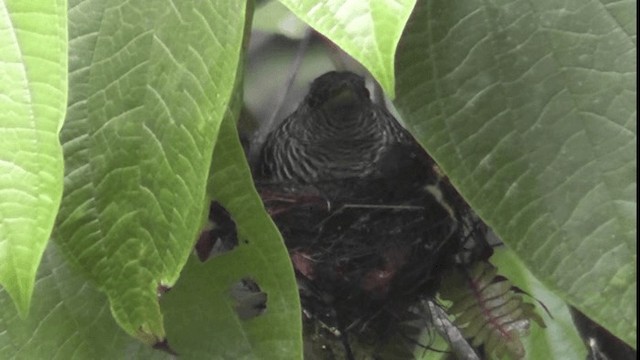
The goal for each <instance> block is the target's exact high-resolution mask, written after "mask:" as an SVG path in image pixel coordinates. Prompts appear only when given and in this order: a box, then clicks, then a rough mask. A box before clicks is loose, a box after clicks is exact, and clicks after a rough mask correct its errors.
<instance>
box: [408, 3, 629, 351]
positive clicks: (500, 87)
mask: <svg viewBox="0 0 640 360" xmlns="http://www.w3.org/2000/svg"><path fill="white" fill-rule="evenodd" d="M635 8H636V2H635V1H622V2H612V3H608V2H604V1H596V0H571V1H563V2H558V1H553V0H545V1H534V2H531V1H518V0H501V1H489V2H477V1H456V2H451V1H443V0H439V1H423V2H419V5H418V6H417V7H416V10H415V12H414V14H413V15H412V18H411V20H410V21H409V24H408V27H407V29H406V31H405V33H404V35H403V38H402V40H401V42H400V45H399V46H398V53H397V58H396V66H397V67H396V69H397V83H398V87H397V94H398V98H397V106H398V109H399V111H400V113H401V114H402V115H403V117H404V119H405V121H406V122H407V124H408V126H409V128H410V130H411V131H412V132H413V133H414V134H415V135H416V137H417V138H418V139H419V141H420V142H421V143H422V144H423V145H424V146H425V148H426V149H427V150H428V151H429V152H430V153H431V154H432V155H433V157H434V158H435V159H436V161H437V162H438V163H439V164H440V165H441V167H442V168H443V170H444V171H445V172H446V173H447V174H448V175H449V177H450V179H451V181H452V182H453V183H454V185H455V186H456V187H457V188H458V189H459V190H460V192H461V193H462V195H463V196H464V197H465V198H466V199H467V200H468V201H469V203H470V204H471V205H472V206H473V208H474V209H476V211H477V212H478V214H479V215H480V216H481V217H482V218H483V219H484V220H485V221H486V222H487V223H488V224H489V225H491V226H492V227H493V229H494V230H495V231H496V232H497V233H498V234H499V235H500V237H501V238H502V239H503V240H504V241H505V242H506V243H507V244H508V245H509V247H511V248H512V249H513V250H514V251H515V252H516V253H517V254H518V255H519V256H520V258H522V259H523V261H524V262H525V263H526V265H527V266H528V268H529V269H530V270H531V271H532V272H533V273H534V274H535V276H536V277H537V278H539V279H540V280H541V281H542V282H543V283H545V284H546V285H547V286H549V287H550V288H551V289H553V290H554V291H556V292H557V293H558V294H560V295H561V296H562V297H563V298H564V299H565V300H567V301H568V302H569V303H571V304H573V305H575V306H576V307H577V308H578V309H580V310H581V311H583V312H584V313H585V314H587V315H588V316H589V317H591V318H592V319H594V320H595V321H597V322H598V323H600V324H602V325H603V326H605V327H606V328H607V329H609V330H610V331H611V332H613V333H614V334H616V335H617V336H619V337H621V338H622V339H624V340H625V341H626V342H628V343H630V344H632V345H633V346H635V341H636V324H637V323H636V295H635V294H636V266H637V262H636V261H637V259H636V240H635V237H636V221H635V218H636V210H635V209H636V200H635V199H636V180H635V179H636V175H635V173H636V153H635V145H636V103H635V99H636V80H635V78H636V42H635Z"/></svg>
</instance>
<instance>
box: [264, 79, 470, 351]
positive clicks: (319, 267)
mask: <svg viewBox="0 0 640 360" xmlns="http://www.w3.org/2000/svg"><path fill="white" fill-rule="evenodd" d="M256 177H257V185H258V188H259V191H260V192H261V195H262V198H263V200H264V201H265V204H266V206H267V209H268V210H269V211H270V213H271V214H272V216H273V218H274V220H275V222H276V224H277V225H278V227H279V228H280V231H281V232H282V234H283V236H284V238H285V242H286V244H287V247H288V248H289V252H290V254H291V258H292V262H293V265H294V267H295V269H296V272H297V275H298V280H299V283H300V284H301V297H302V300H303V307H304V308H305V311H306V313H308V314H311V315H313V316H320V317H322V318H323V320H322V321H323V322H329V323H330V324H329V326H330V327H334V328H335V329H337V330H338V331H337V333H342V334H343V336H346V335H345V334H344V331H343V330H345V329H358V330H357V331H356V330H352V331H354V332H356V333H357V334H356V335H359V336H356V338H362V339H364V338H368V337H369V338H370V340H373V341H377V340H380V339H379V337H380V336H382V335H381V334H384V333H386V332H388V331H389V329H391V328H393V327H394V326H392V325H393V322H394V321H396V320H394V319H397V318H399V317H403V316H406V315H407V314H408V313H407V311H409V310H408V309H409V308H410V306H411V305H412V304H415V303H416V302H417V301H419V299H422V298H424V297H425V296H432V295H433V294H434V292H435V291H436V289H437V286H438V284H439V281H440V276H441V273H442V270H443V269H445V268H447V267H449V266H452V264H453V263H454V262H455V259H454V257H455V256H456V254H458V253H459V251H460V250H461V248H462V242H463V241H462V238H463V237H464V230H463V229H462V227H463V225H461V224H463V223H464V221H463V219H462V218H463V217H464V216H465V214H462V212H461V211H460V209H461V207H460V206H458V204H456V203H455V202H456V201H458V200H461V199H460V198H459V197H458V195H457V193H455V190H453V188H451V187H450V186H445V187H442V188H441V185H442V184H444V183H445V182H446V179H444V178H443V176H442V175H441V174H440V172H439V171H438V170H437V167H436V166H435V163H434V162H433V160H432V159H431V158H430V157H429V156H428V155H427V154H426V152H424V150H423V149H422V148H421V147H420V145H418V143H417V142H416V141H415V140H414V139H413V137H412V136H411V135H410V134H409V133H408V132H407V131H406V130H405V129H404V128H403V127H402V126H401V125H400V124H399V123H398V122H397V121H396V120H395V119H394V118H393V116H392V115H391V114H389V112H387V110H385V109H384V108H383V107H381V106H379V105H377V104H375V103H373V102H372V101H371V99H370V98H369V92H368V91H367V89H366V87H365V85H364V80H363V79H362V78H361V77H360V76H357V75H355V74H353V73H350V72H329V73H326V74H324V75H322V76H320V77H319V78H317V79H316V80H314V81H313V83H312V85H311V89H310V91H309V94H308V95H307V96H306V97H305V99H304V101H303V102H302V103H301V104H300V106H299V107H298V108H297V109H296V111H295V112H293V113H292V114H291V115H290V116H289V117H287V118H286V119H285V120H284V121H283V122H282V123H281V124H280V125H279V126H278V127H277V128H276V129H275V130H274V131H272V132H271V133H270V134H269V135H268V137H267V140H266V142H265V144H264V146H263V148H262V152H261V154H260V160H259V164H258V168H257V170H256ZM329 313H332V314H334V316H329V318H327V314H329ZM396 322H397V321H396ZM358 324H360V325H358ZM356 325H358V326H356ZM372 332H373V333H374V334H377V335H375V336H374V337H373V338H371V337H370V335H371V333H372ZM366 334H369V335H366ZM375 337H378V339H375ZM343 343H344V344H346V345H345V346H346V348H347V358H349V357H350V356H349V352H350V349H349V345H348V344H349V341H348V340H346V338H343Z"/></svg>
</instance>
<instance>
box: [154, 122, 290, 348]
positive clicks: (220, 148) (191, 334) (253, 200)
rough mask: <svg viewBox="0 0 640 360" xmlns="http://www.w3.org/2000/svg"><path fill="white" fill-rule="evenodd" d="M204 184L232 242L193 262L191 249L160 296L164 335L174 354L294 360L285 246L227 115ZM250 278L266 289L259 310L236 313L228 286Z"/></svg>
mask: <svg viewBox="0 0 640 360" xmlns="http://www.w3.org/2000/svg"><path fill="white" fill-rule="evenodd" d="M212 174H213V176H212V178H211V182H210V185H211V190H212V192H213V195H214V197H215V199H216V200H217V201H219V202H220V203H221V204H222V205H223V206H224V207H225V208H226V209H227V210H228V211H229V213H230V214H231V215H232V217H233V219H234V220H235V222H236V225H237V231H238V238H239V245H238V246H237V247H236V248H234V249H233V250H231V251H230V252H229V253H225V254H222V255H219V256H217V257H214V258H212V259H209V260H208V261H206V262H205V263H201V262H200V261H199V260H198V259H197V258H196V257H195V256H193V257H192V258H191V259H190V261H189V262H188V263H187V266H186V267H185V268H184V270H183V273H182V276H181V277H180V280H179V281H178V283H177V284H176V286H175V287H174V288H173V289H172V290H171V291H170V292H168V293H167V294H166V295H164V296H163V297H162V301H161V304H162V309H163V312H164V313H165V317H166V323H167V339H168V341H169V344H170V346H171V348H172V349H174V350H175V351H176V352H177V353H178V354H180V356H181V358H186V359H191V358H193V359H202V358H227V359H300V358H302V338H301V331H302V330H301V326H302V325H301V319H300V316H301V309H300V303H299V298H298V288H297V284H296V281H295V276H294V273H293V267H292V265H291V261H290V260H289V256H288V253H287V249H286V248H285V246H284V243H283V241H282V238H281V237H280V235H279V233H278V231H277V229H276V227H275V225H274V224H273V222H272V221H271V219H270V218H269V216H268V215H267V213H266V211H265V209H264V207H263V205H262V202H261V200H260V198H259V197H258V194H257V193H256V191H255V189H254V187H253V183H252V181H251V176H250V171H249V167H248V164H247V162H246V160H245V157H244V154H243V152H242V147H241V145H240V142H239V139H238V134H237V132H236V129H235V123H234V122H233V117H231V116H230V117H228V118H227V119H225V121H224V122H223V124H222V127H221V129H220V135H219V138H218V142H217V144H216V148H215V151H214V159H213V165H212ZM242 279H251V280H253V281H255V282H256V283H257V284H258V286H259V287H260V289H261V291H263V292H265V293H266V294H267V303H266V310H265V311H264V313H263V314H261V315H259V316H257V317H254V318H252V319H244V320H243V319H241V318H239V317H238V315H237V314H236V312H235V310H234V307H235V305H236V300H234V298H233V297H232V296H231V288H232V286H233V285H234V284H235V283H237V282H239V281H240V280H242Z"/></svg>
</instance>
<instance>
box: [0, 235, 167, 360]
mask: <svg viewBox="0 0 640 360" xmlns="http://www.w3.org/2000/svg"><path fill="white" fill-rule="evenodd" d="M10 302H11V300H10V299H9V297H8V296H7V293H6V292H5V291H0V308H1V309H2V311H0V359H6V360H8V359H29V360H44V359H59V360H69V359H79V360H83V359H105V360H108V359H133V358H143V359H165V358H167V359H168V358H169V357H168V356H166V354H164V353H161V352H159V351H158V350H153V349H152V348H151V347H150V346H146V345H144V344H142V343H140V342H138V341H137V340H135V339H133V338H131V337H130V336H129V335H127V334H126V333H125V332H124V331H122V330H121V329H120V328H118V325H117V324H116V322H115V321H113V317H112V316H111V313H110V312H109V303H108V301H107V299H106V297H105V296H104V295H103V294H101V293H100V292H98V291H97V290H96V289H95V288H94V287H93V286H92V285H91V284H90V283H89V282H88V281H87V279H86V278H85V277H83V276H82V275H81V274H80V272H78V271H77V269H75V268H73V267H71V266H69V264H67V263H66V261H65V260H64V257H63V256H62V254H61V253H60V250H59V249H58V246H57V244H55V243H54V242H51V243H50V244H49V246H48V248H47V250H46V252H45V254H44V257H43V260H42V264H41V266H40V268H39V270H38V276H37V281H36V286H35V292H34V298H33V305H32V309H31V311H30V313H29V316H28V317H27V318H26V319H21V318H20V317H18V314H17V312H16V311H15V310H14V309H13V308H12V306H11V304H10Z"/></svg>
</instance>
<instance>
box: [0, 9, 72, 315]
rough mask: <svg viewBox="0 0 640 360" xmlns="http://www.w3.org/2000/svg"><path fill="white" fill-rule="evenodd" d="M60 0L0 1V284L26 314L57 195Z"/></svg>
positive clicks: (62, 76)
mask: <svg viewBox="0 0 640 360" xmlns="http://www.w3.org/2000/svg"><path fill="white" fill-rule="evenodd" d="M66 19H67V9H66V1H65V0H56V1H46V0H40V1H22V0H6V1H3V2H2V3H0V78H1V79H2V80H0V285H2V286H3V287H4V288H5V289H6V291H7V292H9V294H10V295H11V297H12V298H13V300H14V301H15V303H16V306H17V307H18V308H19V309H20V313H21V314H22V315H26V313H27V311H28V309H29V302H30V299H31V293H32V292H33V281H34V278H35V275H36V270H37V268H38V264H39V263H40V258H41V257H42V252H43V251H44V249H45V246H46V244H47V241H48V240H49V236H50V233H51V229H52V227H53V223H54V220H55V216H56V213H57V211H58V206H59V205H60V196H61V195H62V171H63V170H62V168H63V165H62V149H61V147H60V142H59V141H58V133H59V131H60V127H61V126H62V120H63V119H64V114H65V109H66V102H67V25H66Z"/></svg>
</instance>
